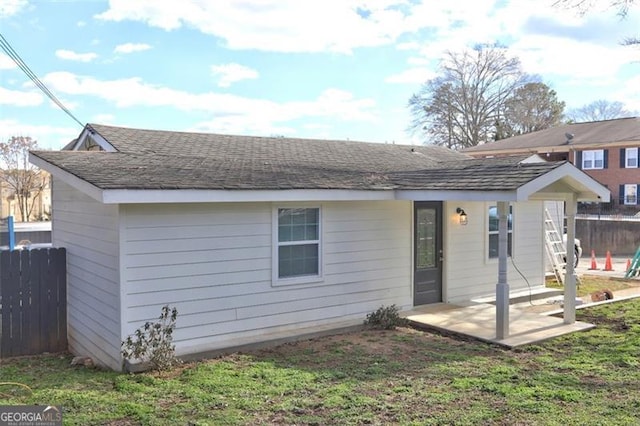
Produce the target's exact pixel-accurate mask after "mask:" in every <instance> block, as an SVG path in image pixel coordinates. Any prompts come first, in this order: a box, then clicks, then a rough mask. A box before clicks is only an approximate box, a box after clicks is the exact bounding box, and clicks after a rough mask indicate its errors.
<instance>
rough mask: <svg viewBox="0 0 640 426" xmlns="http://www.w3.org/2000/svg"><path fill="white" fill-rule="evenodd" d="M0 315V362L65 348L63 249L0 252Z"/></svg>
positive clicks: (65, 318) (64, 272)
mask: <svg viewBox="0 0 640 426" xmlns="http://www.w3.org/2000/svg"><path fill="white" fill-rule="evenodd" d="M0 313H1V315H0V320H1V321H2V323H1V324H2V327H1V328H0V330H1V333H2V334H1V335H0V358H7V357H12V356H18V355H35V354H39V353H42V352H60V351H64V350H66V349H67V259H66V250H65V249H64V248H43V249H34V250H12V251H2V252H0Z"/></svg>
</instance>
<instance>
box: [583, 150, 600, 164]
mask: <svg viewBox="0 0 640 426" xmlns="http://www.w3.org/2000/svg"><path fill="white" fill-rule="evenodd" d="M582 168H583V169H603V168H604V150H602V149H599V150H592V151H584V152H583V153H582Z"/></svg>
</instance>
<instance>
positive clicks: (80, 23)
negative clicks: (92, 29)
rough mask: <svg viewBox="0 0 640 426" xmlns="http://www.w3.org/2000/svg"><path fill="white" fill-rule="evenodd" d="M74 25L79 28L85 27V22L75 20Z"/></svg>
mask: <svg viewBox="0 0 640 426" xmlns="http://www.w3.org/2000/svg"><path fill="white" fill-rule="evenodd" d="M76 25H77V26H78V27H79V28H82V27H86V26H87V23H86V22H85V21H78V22H76Z"/></svg>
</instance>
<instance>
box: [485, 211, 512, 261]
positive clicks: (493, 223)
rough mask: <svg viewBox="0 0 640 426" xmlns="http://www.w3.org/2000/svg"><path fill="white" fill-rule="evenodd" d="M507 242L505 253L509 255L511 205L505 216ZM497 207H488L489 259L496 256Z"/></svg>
mask: <svg viewBox="0 0 640 426" xmlns="http://www.w3.org/2000/svg"><path fill="white" fill-rule="evenodd" d="M507 219H508V220H507V230H508V232H509V234H508V244H507V254H508V255H509V256H511V240H512V237H513V206H509V215H508V216H507ZM498 222H499V218H498V207H497V206H491V207H489V259H492V258H497V257H498V238H499V236H498Z"/></svg>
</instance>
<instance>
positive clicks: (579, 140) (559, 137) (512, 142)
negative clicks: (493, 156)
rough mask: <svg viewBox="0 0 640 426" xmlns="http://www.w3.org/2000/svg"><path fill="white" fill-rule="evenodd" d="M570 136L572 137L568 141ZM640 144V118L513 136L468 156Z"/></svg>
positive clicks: (483, 146) (572, 125)
mask: <svg viewBox="0 0 640 426" xmlns="http://www.w3.org/2000/svg"><path fill="white" fill-rule="evenodd" d="M567 135H572V136H571V139H570V140H569V139H568V137H567ZM638 144H640V117H629V118H618V119H614V120H604V121H592V122H587V123H574V124H566V125H563V126H558V127H552V128H550V129H545V130H540V131H537V132H532V133H527V134H524V135H518V136H513V137H511V138H507V139H502V140H499V141H495V142H490V143H485V144H482V145H476V146H474V147H470V148H466V149H464V150H463V152H465V153H467V152H468V153H470V154H476V153H498V152H504V153H508V152H516V153H523V152H541V148H542V151H544V150H545V149H548V151H550V152H566V151H569V149H575V148H576V147H580V146H582V147H585V148H587V147H590V146H606V145H616V146H626V145H628V146H637V145H638Z"/></svg>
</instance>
